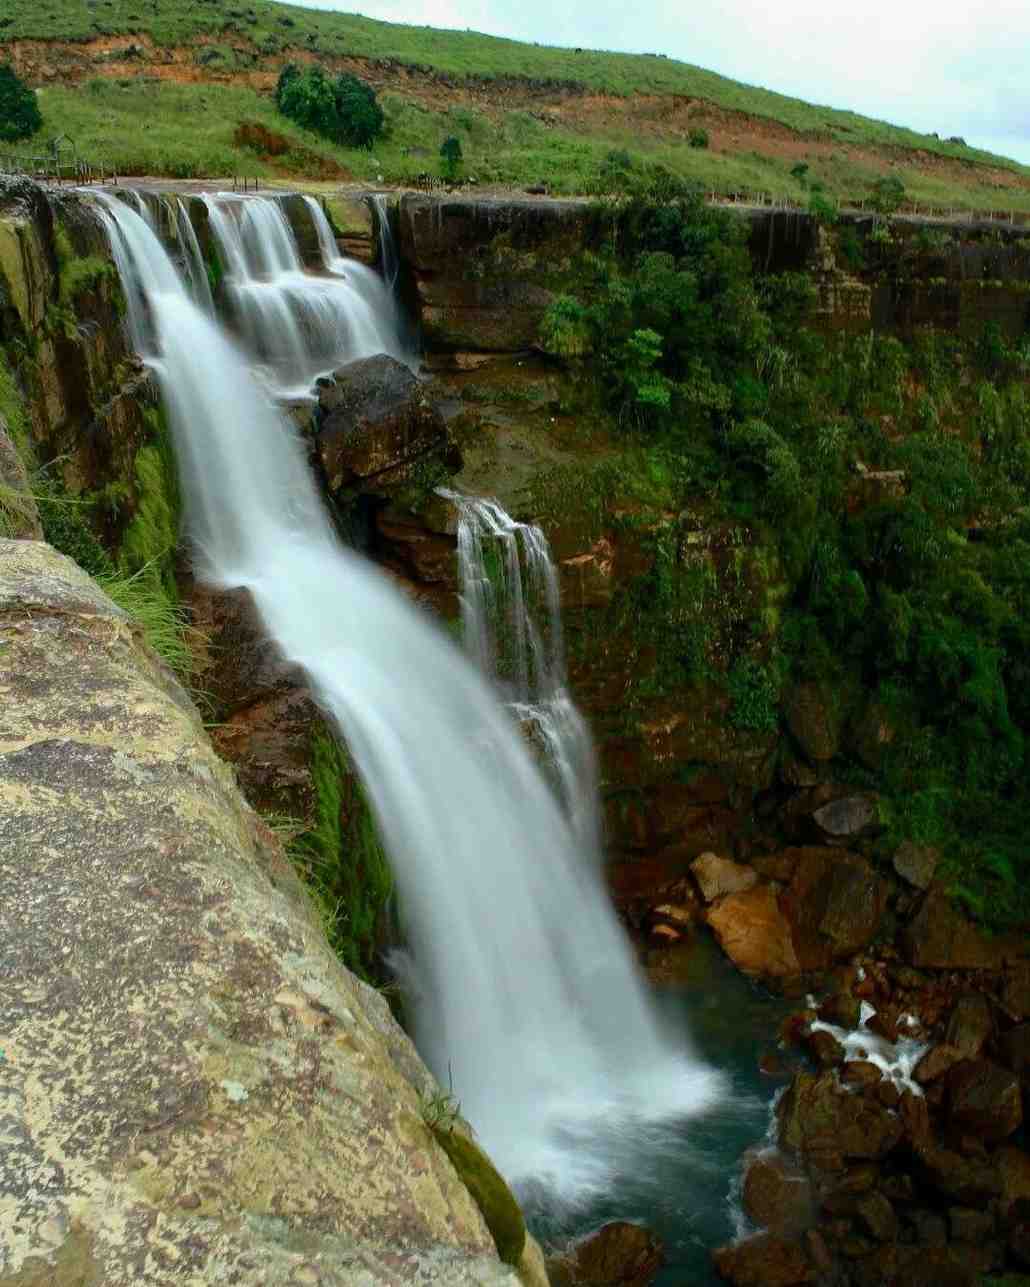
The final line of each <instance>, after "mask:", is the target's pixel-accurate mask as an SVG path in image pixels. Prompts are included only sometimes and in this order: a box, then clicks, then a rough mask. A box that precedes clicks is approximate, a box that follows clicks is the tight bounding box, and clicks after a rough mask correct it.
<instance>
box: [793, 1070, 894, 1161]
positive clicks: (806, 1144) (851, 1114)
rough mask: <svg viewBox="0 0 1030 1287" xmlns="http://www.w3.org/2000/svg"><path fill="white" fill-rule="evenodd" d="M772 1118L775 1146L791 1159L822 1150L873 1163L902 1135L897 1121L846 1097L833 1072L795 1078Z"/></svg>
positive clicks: (872, 1105)
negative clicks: (787, 1152)
mask: <svg viewBox="0 0 1030 1287" xmlns="http://www.w3.org/2000/svg"><path fill="white" fill-rule="evenodd" d="M776 1113H777V1117H778V1118H779V1124H780V1129H779V1137H780V1145H781V1147H783V1148H786V1149H789V1150H790V1151H791V1152H793V1153H796V1154H811V1153H812V1152H813V1151H815V1152H818V1151H826V1152H827V1153H829V1152H836V1153H839V1154H841V1155H842V1156H844V1157H849V1158H860V1159H861V1158H870V1159H874V1160H875V1159H878V1158H882V1157H885V1156H886V1155H887V1154H888V1153H889V1152H890V1151H891V1150H892V1149H893V1148H894V1147H895V1145H896V1144H897V1143H898V1141H899V1140H900V1139H901V1135H902V1124H901V1121H900V1120H899V1119H898V1117H897V1116H895V1115H894V1114H892V1113H890V1112H889V1111H888V1110H887V1109H886V1108H884V1107H883V1106H882V1105H881V1104H879V1103H877V1102H876V1101H875V1100H871V1099H866V1098H865V1097H864V1096H860V1095H852V1094H849V1093H848V1092H847V1091H846V1090H844V1089H843V1088H842V1087H841V1086H840V1085H838V1083H837V1079H836V1076H835V1075H834V1073H832V1072H823V1073H819V1074H817V1075H815V1074H812V1073H798V1074H797V1075H796V1076H795V1078H794V1080H793V1082H791V1084H790V1085H789V1086H788V1087H787V1090H786V1091H785V1093H784V1095H783V1098H782V1099H781V1100H780V1102H779V1104H778V1105H777V1109H776Z"/></svg>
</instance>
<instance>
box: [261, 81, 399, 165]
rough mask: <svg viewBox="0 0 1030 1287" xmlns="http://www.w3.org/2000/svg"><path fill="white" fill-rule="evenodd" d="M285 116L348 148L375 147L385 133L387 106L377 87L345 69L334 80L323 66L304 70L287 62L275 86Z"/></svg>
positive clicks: (276, 103)
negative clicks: (380, 101)
mask: <svg viewBox="0 0 1030 1287" xmlns="http://www.w3.org/2000/svg"><path fill="white" fill-rule="evenodd" d="M275 105H276V107H277V108H278V109H279V111H280V112H282V114H283V115H284V116H287V117H289V119H290V120H291V121H295V122H296V123H297V124H298V125H302V126H304V128H305V129H309V130H314V131H315V133H316V134H321V135H323V136H324V137H325V138H328V139H332V141H333V142H334V143H342V144H344V146H346V147H363V148H368V147H371V146H372V144H373V142H374V141H375V140H376V139H377V138H378V137H379V135H380V134H381V133H382V132H383V124H384V119H385V118H384V116H383V109H382V108H381V107H380V106H379V103H378V102H377V100H376V94H375V90H374V89H373V88H372V86H371V85H367V84H366V83H365V82H364V81H363V80H359V79H358V77H357V76H352V75H350V74H349V73H348V72H344V73H343V74H342V75H340V76H338V77H337V78H336V80H335V81H331V80H330V79H329V77H328V76H327V75H326V74H325V72H324V71H323V70H322V68H321V67H307V68H304V69H303V70H301V69H300V68H299V67H297V66H296V65H295V64H293V63H287V64H286V66H285V67H284V68H283V69H282V71H281V72H280V73H279V80H278V82H277V84H276V87H275Z"/></svg>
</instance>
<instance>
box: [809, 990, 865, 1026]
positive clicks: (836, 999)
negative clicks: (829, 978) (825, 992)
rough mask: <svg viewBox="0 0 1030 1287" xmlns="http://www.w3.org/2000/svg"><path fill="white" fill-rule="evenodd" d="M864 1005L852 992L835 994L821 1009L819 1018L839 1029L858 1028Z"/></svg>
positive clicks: (827, 999)
mask: <svg viewBox="0 0 1030 1287" xmlns="http://www.w3.org/2000/svg"><path fill="white" fill-rule="evenodd" d="M861 1011H862V1003H861V1001H859V999H858V997H853V996H852V995H851V993H850V992H835V993H834V994H833V996H831V997H827V998H826V1000H825V1001H824V1002H823V1003H822V1005H820V1007H819V1018H820V1019H822V1021H823V1023H832V1024H834V1025H835V1026H836V1027H838V1028H847V1029H851V1028H857V1027H858V1023H859V1018H860V1016H861Z"/></svg>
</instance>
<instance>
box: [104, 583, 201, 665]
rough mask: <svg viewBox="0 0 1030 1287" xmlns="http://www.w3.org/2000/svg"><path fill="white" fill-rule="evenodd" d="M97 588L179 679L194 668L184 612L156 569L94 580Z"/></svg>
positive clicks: (188, 629) (188, 626) (188, 627)
mask: <svg viewBox="0 0 1030 1287" xmlns="http://www.w3.org/2000/svg"><path fill="white" fill-rule="evenodd" d="M97 582H98V584H99V585H100V588H101V589H102V590H103V591H104V592H105V594H107V595H108V597H109V598H111V599H113V600H114V601H115V603H116V604H117V605H118V607H119V608H121V609H122V610H123V611H124V612H127V613H128V614H129V616H130V617H132V619H133V621H134V622H135V623H136V624H137V625H138V626H139V627H140V628H141V629H142V631H143V638H144V639H145V640H146V642H147V644H148V645H149V646H150V647H151V648H152V649H153V650H154V652H156V653H157V655H158V656H159V657H162V658H163V659H164V660H165V661H166V662H167V663H168V665H169V666H170V667H171V669H172V670H173V671H175V673H176V674H177V675H178V676H179V678H180V679H182V680H186V679H188V678H189V675H190V672H191V671H192V669H193V653H192V652H191V650H190V644H189V632H190V625H189V622H188V619H187V616H186V612H185V610H184V609H183V608H181V607H180V606H179V604H178V602H177V601H176V600H175V599H173V598H172V597H171V595H170V594H169V593H168V590H167V588H166V587H165V586H164V584H163V583H162V581H161V577H160V574H159V572H158V570H157V568H156V567H154V566H152V565H148V566H145V567H142V568H141V569H140V570H139V571H138V572H136V573H134V574H133V575H132V576H125V575H120V574H117V573H112V574H110V575H101V576H98V577H97Z"/></svg>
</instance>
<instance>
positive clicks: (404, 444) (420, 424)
mask: <svg viewBox="0 0 1030 1287" xmlns="http://www.w3.org/2000/svg"><path fill="white" fill-rule="evenodd" d="M318 402H319V409H320V425H319V430H318V437H317V445H318V455H319V459H320V460H321V464H322V468H323V469H324V471H325V476H326V481H327V483H328V485H329V490H330V492H331V493H332V494H333V495H334V496H337V497H338V498H339V497H340V496H341V493H346V492H348V491H350V492H360V491H372V492H380V493H383V492H386V493H388V492H389V491H390V489H391V488H396V487H399V486H402V485H403V484H404V483H406V482H408V481H410V480H411V476H412V472H413V470H414V468H415V466H416V464H417V462H419V461H421V460H424V459H426V458H428V457H431V456H432V455H433V454H434V453H442V452H445V451H446V449H447V428H446V425H445V424H444V420H443V417H442V416H441V415H440V413H439V411H437V410H436V408H435V407H433V406H431V405H430V403H429V402H428V400H427V399H426V396H425V393H424V390H423V388H422V386H421V385H420V384H419V382H418V380H416V378H415V377H414V376H413V375H412V373H411V371H410V370H409V369H408V368H407V367H406V366H405V365H404V364H403V362H398V361H397V360H396V359H395V358H392V357H387V355H386V354H385V353H380V354H378V355H377V356H376V357H370V358H361V359H360V360H359V361H357V362H348V363H347V365H346V366H343V367H341V368H340V369H339V370H338V371H336V372H335V373H334V375H333V379H332V381H323V382H322V383H321V386H320V389H319V398H318Z"/></svg>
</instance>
